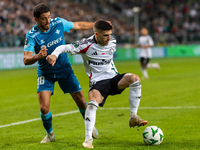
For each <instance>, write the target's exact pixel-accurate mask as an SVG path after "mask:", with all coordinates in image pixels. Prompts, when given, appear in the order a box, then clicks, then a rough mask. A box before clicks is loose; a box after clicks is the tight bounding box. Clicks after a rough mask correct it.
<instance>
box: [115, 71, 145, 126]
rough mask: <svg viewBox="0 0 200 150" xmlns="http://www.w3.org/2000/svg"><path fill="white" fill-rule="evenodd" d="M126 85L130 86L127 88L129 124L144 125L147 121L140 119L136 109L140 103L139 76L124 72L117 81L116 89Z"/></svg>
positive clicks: (123, 87)
mask: <svg viewBox="0 0 200 150" xmlns="http://www.w3.org/2000/svg"><path fill="white" fill-rule="evenodd" d="M127 87H130V89H129V104H130V120H129V126H130V127H134V126H141V125H145V124H147V123H148V122H147V121H145V120H142V119H141V118H140V117H139V116H138V115H137V110H138V107H139V104H140V98H141V83H140V78H139V77H138V76H137V75H135V74H132V73H126V74H125V75H124V76H123V78H122V79H121V80H120V81H119V82H118V89H119V90H122V89H125V88H127Z"/></svg>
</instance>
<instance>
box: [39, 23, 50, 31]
mask: <svg viewBox="0 0 200 150" xmlns="http://www.w3.org/2000/svg"><path fill="white" fill-rule="evenodd" d="M37 27H38V28H39V29H40V31H42V32H47V31H48V30H49V29H48V30H46V29H43V28H42V27H41V26H38V25H37Z"/></svg>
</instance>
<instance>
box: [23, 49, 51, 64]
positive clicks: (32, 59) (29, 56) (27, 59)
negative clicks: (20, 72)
mask: <svg viewBox="0 0 200 150" xmlns="http://www.w3.org/2000/svg"><path fill="white" fill-rule="evenodd" d="M46 56H47V49H46V48H45V47H43V48H42V49H41V50H40V52H39V53H38V54H36V55H33V52H29V51H25V52H24V57H23V62H24V64H25V65H32V64H34V63H36V62H37V61H38V60H40V59H43V58H44V57H46Z"/></svg>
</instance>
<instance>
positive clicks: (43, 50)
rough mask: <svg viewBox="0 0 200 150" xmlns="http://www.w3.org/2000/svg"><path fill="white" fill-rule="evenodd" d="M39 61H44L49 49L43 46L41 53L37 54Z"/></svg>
mask: <svg viewBox="0 0 200 150" xmlns="http://www.w3.org/2000/svg"><path fill="white" fill-rule="evenodd" d="M37 55H38V58H39V59H43V58H44V57H46V56H47V49H46V46H43V47H42V48H41V50H40V52H39V53H38V54H37Z"/></svg>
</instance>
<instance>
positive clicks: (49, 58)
mask: <svg viewBox="0 0 200 150" xmlns="http://www.w3.org/2000/svg"><path fill="white" fill-rule="evenodd" d="M56 59H57V57H56V56H55V55H49V56H47V58H46V60H47V61H48V63H50V64H51V65H52V66H54V64H55V63H56Z"/></svg>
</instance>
